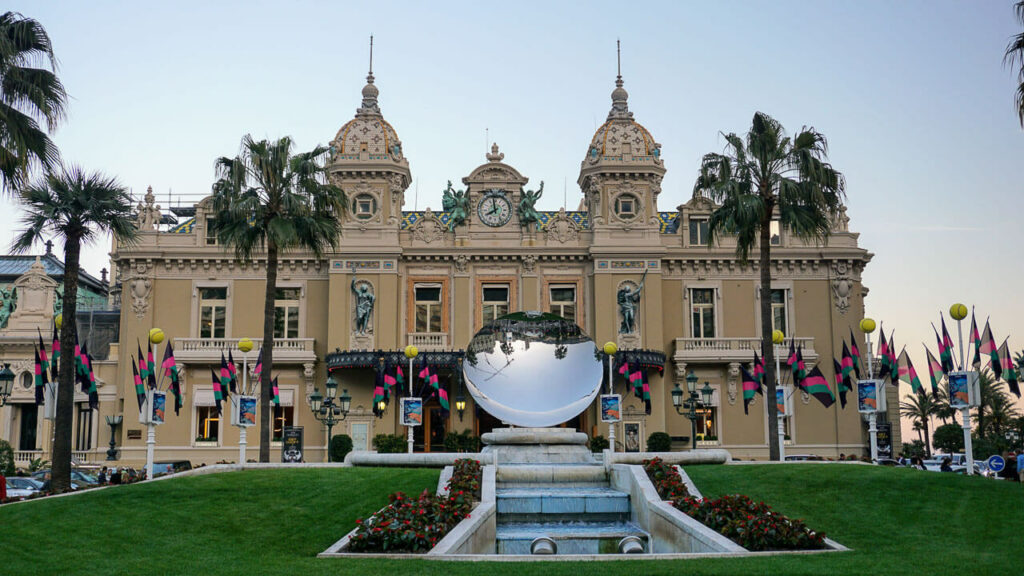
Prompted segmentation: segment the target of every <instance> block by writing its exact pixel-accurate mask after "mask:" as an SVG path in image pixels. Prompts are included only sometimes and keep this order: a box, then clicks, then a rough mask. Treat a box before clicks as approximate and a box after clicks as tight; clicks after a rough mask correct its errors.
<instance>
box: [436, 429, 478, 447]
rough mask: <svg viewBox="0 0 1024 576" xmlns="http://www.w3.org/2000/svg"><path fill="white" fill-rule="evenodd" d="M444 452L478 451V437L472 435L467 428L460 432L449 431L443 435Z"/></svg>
mask: <svg viewBox="0 0 1024 576" xmlns="http://www.w3.org/2000/svg"><path fill="white" fill-rule="evenodd" d="M444 451H445V452H479V451H480V437H479V436H474V435H473V434H472V433H471V432H470V431H469V430H468V429H467V430H463V431H462V432H449V433H448V434H446V435H445V437H444Z"/></svg>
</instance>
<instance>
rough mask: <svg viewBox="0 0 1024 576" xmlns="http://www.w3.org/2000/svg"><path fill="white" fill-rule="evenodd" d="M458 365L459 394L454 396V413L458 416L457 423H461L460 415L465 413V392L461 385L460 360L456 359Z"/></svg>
mask: <svg viewBox="0 0 1024 576" xmlns="http://www.w3.org/2000/svg"><path fill="white" fill-rule="evenodd" d="M458 364H459V393H458V394H456V395H455V411H456V412H457V413H458V414H459V422H462V415H463V414H464V413H465V412H466V392H465V390H464V387H463V386H464V385H463V384H462V358H459V359H458Z"/></svg>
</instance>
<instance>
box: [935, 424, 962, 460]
mask: <svg viewBox="0 0 1024 576" xmlns="http://www.w3.org/2000/svg"><path fill="white" fill-rule="evenodd" d="M933 439H934V442H933V444H934V445H935V449H936V450H940V451H942V452H943V453H945V454H952V453H954V452H963V451H964V429H963V428H962V427H960V425H959V424H943V425H942V426H939V427H938V428H936V429H935V436H934V437H933Z"/></svg>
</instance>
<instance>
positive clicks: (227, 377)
mask: <svg viewBox="0 0 1024 576" xmlns="http://www.w3.org/2000/svg"><path fill="white" fill-rule="evenodd" d="M220 389H221V394H223V395H224V397H225V398H227V397H229V396H231V394H229V393H228V391H229V390H230V391H231V393H232V394H233V393H234V392H235V389H234V386H233V385H232V380H231V369H230V368H228V361H227V360H226V359H225V358H224V351H223V350H221V352H220Z"/></svg>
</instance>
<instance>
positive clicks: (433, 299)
mask: <svg viewBox="0 0 1024 576" xmlns="http://www.w3.org/2000/svg"><path fill="white" fill-rule="evenodd" d="M413 291H414V292H415V296H414V297H415V299H416V332H419V333H423V332H440V331H441V308H442V306H441V285H440V284H416V285H415V286H414V287H413Z"/></svg>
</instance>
